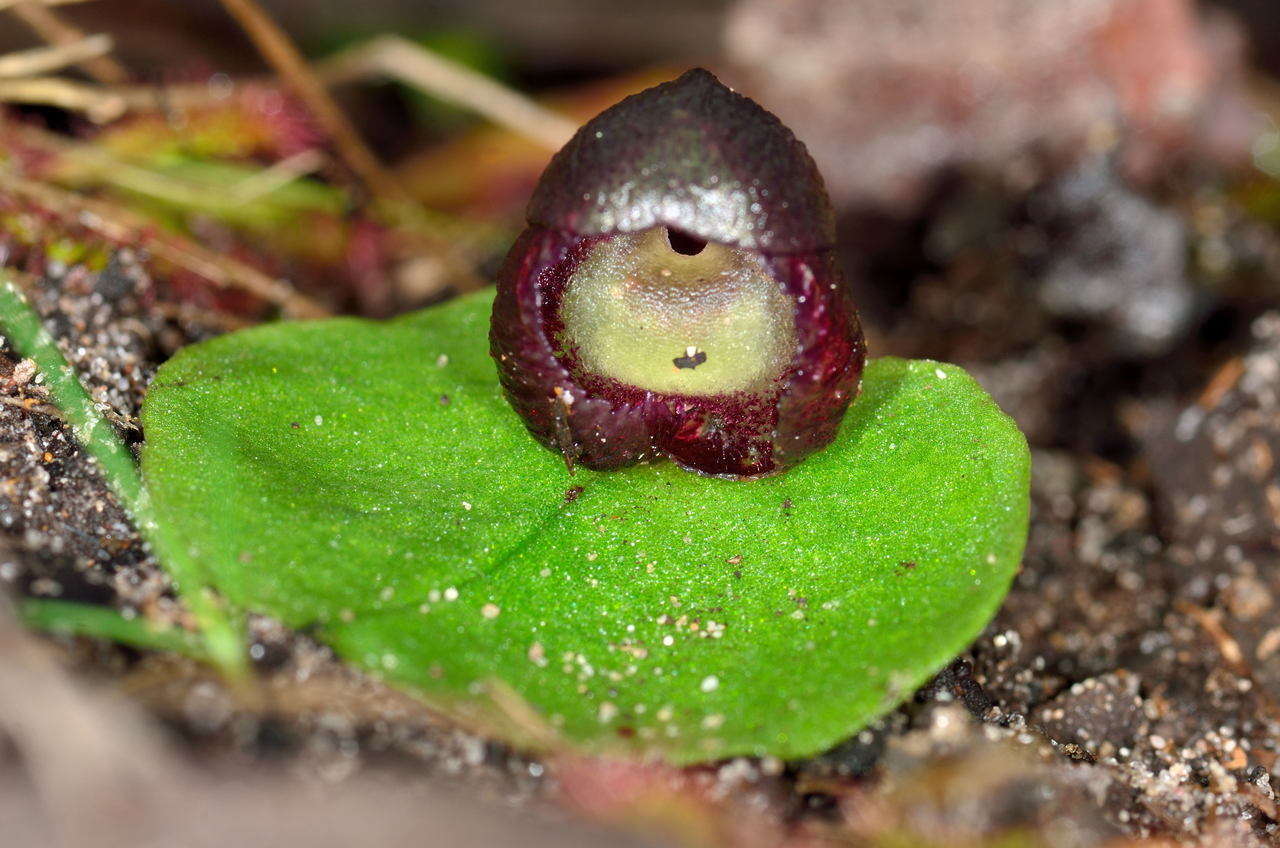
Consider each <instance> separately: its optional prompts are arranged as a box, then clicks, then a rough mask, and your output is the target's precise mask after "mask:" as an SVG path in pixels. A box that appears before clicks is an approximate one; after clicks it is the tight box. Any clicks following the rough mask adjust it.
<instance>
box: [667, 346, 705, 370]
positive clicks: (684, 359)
mask: <svg viewBox="0 0 1280 848" xmlns="http://www.w3.org/2000/svg"><path fill="white" fill-rule="evenodd" d="M706 361H707V353H706V351H703V350H698V349H697V348H696V347H687V348H685V349H684V355H683V356H677V357H676V358H675V359H673V360H671V362H672V363H673V364H674V365H675V366H676V367H677V368H689V369H693V368H697V367H698V366H699V365H701V364H702V363H704V362H706Z"/></svg>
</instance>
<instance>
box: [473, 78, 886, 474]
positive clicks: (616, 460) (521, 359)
mask: <svg viewBox="0 0 1280 848" xmlns="http://www.w3.org/2000/svg"><path fill="white" fill-rule="evenodd" d="M529 217H530V221H531V224H530V226H529V228H528V229H526V230H525V232H524V233H523V234H522V235H521V237H520V238H519V240H517V242H516V244H515V245H514V246H513V247H512V249H511V253H510V254H509V255H508V257H507V262H506V264H505V265H504V267H503V270H502V272H501V274H500V276H499V281H498V296H497V300H496V301H495V304H494V312H493V324H492V330H491V342H492V350H493V355H494V357H495V359H496V360H497V362H498V368H499V374H500V377H501V379H502V384H503V386H504V388H505V390H506V392H507V396H508V398H509V399H510V400H511V402H512V405H513V406H514V407H515V408H516V410H517V411H518V412H519V413H520V414H521V416H522V417H523V418H524V420H525V423H526V425H527V426H528V427H529V430H530V432H532V433H533V435H534V436H535V437H537V438H538V439H539V440H540V441H542V442H543V443H544V444H546V445H547V446H549V447H551V448H553V449H555V450H559V451H560V452H561V453H563V454H564V456H565V458H566V461H568V462H569V463H570V464H573V463H582V464H584V465H586V466H588V467H591V468H617V467H620V466H624V465H629V464H632V463H635V462H639V461H644V460H652V459H658V458H662V457H670V458H671V459H674V460H675V461H676V462H678V463H679V464H680V465H682V466H684V467H686V468H689V469H691V470H694V471H699V472H702V473H704V474H714V475H720V476H732V477H750V476H759V475H763V474H769V473H772V472H775V471H778V470H781V469H783V468H786V467H788V466H790V465H792V464H794V463H795V462H797V461H799V460H800V459H801V458H803V457H804V456H805V455H807V454H809V453H811V452H812V451H814V450H817V449H818V448H820V447H822V446H824V445H826V444H827V443H829V442H830V441H831V440H832V438H834V436H835V432H836V429H837V428H838V426H839V422H840V418H841V417H842V415H843V414H844V410H845V408H846V407H847V406H848V404H849V402H850V400H851V399H852V398H853V396H854V395H855V394H856V392H857V386H858V379H859V377H860V375H861V372H862V365H863V360H864V358H865V351H864V346H863V340H862V332H861V329H860V327H859V325H858V319H857V314H856V312H855V310H854V308H853V305H852V303H851V302H850V301H849V295H848V291H847V288H846V286H845V284H844V282H843V280H842V279H841V278H840V276H839V274H838V272H837V271H836V269H835V266H834V263H833V258H832V255H831V248H832V242H833V226H832V213H831V208H830V204H829V202H828V200H827V197H826V193H825V191H824V190H823V188H822V183H821V179H820V178H819V176H818V174H817V171H816V169H815V168H814V165H813V162H812V160H811V159H810V158H809V156H808V154H807V153H806V152H805V150H804V147H803V146H802V145H801V144H800V143H799V142H798V141H796V140H795V138H794V136H792V134H791V133H790V131H788V130H787V129H786V128H785V127H784V126H782V124H781V123H780V122H779V121H778V119H777V118H775V117H774V116H773V115H771V114H769V113H768V112H766V111H764V110H763V109H761V108H760V107H759V106H758V105H756V104H755V103H753V102H752V101H750V100H748V99H747V98H745V97H742V96H740V95H737V94H734V93H733V92H732V91H730V90H729V89H727V88H725V87H724V86H723V85H721V84H720V82H719V81H718V80H716V79H715V77H713V76H712V75H711V74H709V73H707V72H706V71H701V70H697V71H690V72H689V73H687V74H685V75H684V76H682V77H680V78H679V79H678V80H676V81H674V82H671V83H667V84H664V85H660V86H657V87H656V88H652V89H649V90H648V91H645V92H642V93H640V94H638V95H636V96H634V97H631V98H628V99H627V100H624V101H623V102H622V103H620V104H618V105H617V106H614V107H613V108H611V109H609V110H607V111H605V112H604V113H602V114H601V115H600V116H598V117H597V118H595V119H594V120H593V121H591V122H590V123H588V124H587V125H586V126H584V127H583V128H582V129H581V130H579V132H578V134H577V135H576V136H575V137H574V139H573V140H572V141H570V143H569V144H568V145H566V147H565V148H564V149H563V150H562V151H560V153H559V154H557V155H556V157H555V159H553V160H552V162H551V164H550V165H549V166H548V168H547V171H546V173H545V174H544V175H543V178H542V181H541V182H540V184H539V187H538V189H537V191H536V193H535V195H534V198H533V202H532V203H531V205H530V210H529Z"/></svg>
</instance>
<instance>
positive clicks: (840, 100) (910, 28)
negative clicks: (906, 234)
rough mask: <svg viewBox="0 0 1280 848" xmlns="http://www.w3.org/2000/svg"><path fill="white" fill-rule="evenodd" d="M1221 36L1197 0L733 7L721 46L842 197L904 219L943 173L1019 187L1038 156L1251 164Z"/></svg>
mask: <svg viewBox="0 0 1280 848" xmlns="http://www.w3.org/2000/svg"><path fill="white" fill-rule="evenodd" d="M1232 32H1233V31H1232V30H1231V29H1230V28H1229V27H1224V26H1219V25H1215V26H1212V27H1208V26H1204V25H1202V23H1201V22H1200V21H1199V19H1198V17H1197V13H1196V11H1195V8H1194V4H1193V3H1192V0H1056V2H1053V3H1027V2H1025V0H968V2H964V3H937V2H932V0H866V2H859V3H849V2H844V1H843V0H799V2H789V3H776V2H773V0H742V2H740V3H739V4H738V5H737V6H736V8H735V9H734V11H733V12H732V13H731V16H730V20H729V24H728V29H727V34H726V42H727V45H726V46H727V52H728V54H729V58H730V59H731V60H732V61H733V62H735V63H736V64H737V67H738V69H739V77H740V79H741V81H742V83H743V87H744V89H746V90H747V92H748V93H749V94H751V95H752V96H754V97H757V98H758V99H760V101H761V102H764V103H768V104H769V105H770V108H772V109H774V110H775V111H776V112H777V113H778V114H779V115H780V116H781V117H782V119H783V120H784V121H785V122H786V123H787V124H788V125H790V126H791V127H792V128H793V129H795V131H796V134H797V135H798V136H799V137H800V138H801V139H802V140H803V141H805V142H806V144H808V145H809V148H810V150H811V151H812V153H813V155H814V158H815V159H817V160H818V164H819V166H820V167H821V169H822V171H823V173H824V174H825V175H826V179H827V182H828V185H829V188H830V190H831V193H832V196H833V198H834V199H835V200H836V202H837V203H838V204H843V205H846V206H869V207H878V208H884V209H887V210H890V211H895V212H898V213H908V212H910V211H911V210H913V209H914V208H915V207H916V206H917V205H918V204H919V203H920V201H921V200H922V199H923V198H924V197H925V196H926V195H927V193H928V191H929V189H930V188H931V186H932V184H933V181H934V179H935V177H937V176H938V175H939V174H940V173H942V172H944V171H947V170H955V169H957V168H959V169H965V168H970V167H975V166H976V167H978V168H979V169H982V170H988V171H994V172H998V173H1002V174H1008V175H1009V177H1010V179H1012V180H1014V181H1020V180H1023V179H1025V178H1026V177H1027V175H1028V174H1029V173H1030V171H1032V170H1034V164H1035V162H1036V161H1037V160H1038V159H1040V158H1041V156H1042V154H1045V155H1047V157H1048V158H1049V159H1065V160H1067V161H1073V160H1075V159H1076V158H1078V157H1079V156H1080V155H1082V154H1084V153H1086V152H1088V151H1097V150H1103V149H1113V148H1118V149H1119V152H1120V154H1121V158H1122V160H1123V162H1124V166H1125V171H1126V173H1128V174H1131V175H1133V176H1137V177H1149V176H1153V175H1156V174H1158V173H1159V172H1160V171H1161V170H1162V169H1163V168H1164V166H1165V165H1167V164H1168V162H1169V160H1170V159H1171V157H1176V156H1177V155H1178V154H1179V153H1180V152H1184V151H1186V150H1187V149H1189V148H1192V147H1195V148H1197V149H1199V150H1200V151H1201V152H1208V153H1209V154H1210V155H1213V156H1217V157H1220V158H1223V159H1225V160H1228V161H1233V162H1234V161H1240V162H1243V161H1246V159H1247V155H1248V145H1249V143H1250V140H1251V130H1250V129H1249V128H1250V127H1251V126H1252V124H1251V121H1250V120H1249V119H1248V118H1247V117H1245V116H1246V115H1247V110H1245V109H1244V108H1243V107H1242V106H1241V105H1240V103H1241V102H1242V97H1241V95H1240V94H1239V93H1238V92H1239V85H1238V81H1237V80H1238V77H1239V67H1240V64H1241V63H1240V59H1239V53H1240V45H1239V39H1238V38H1237V37H1235V36H1233V35H1232Z"/></svg>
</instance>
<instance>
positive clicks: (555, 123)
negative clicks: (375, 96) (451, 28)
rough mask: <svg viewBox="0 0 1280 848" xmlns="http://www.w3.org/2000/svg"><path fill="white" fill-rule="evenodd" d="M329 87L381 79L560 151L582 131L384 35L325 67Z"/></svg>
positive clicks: (520, 97)
mask: <svg viewBox="0 0 1280 848" xmlns="http://www.w3.org/2000/svg"><path fill="white" fill-rule="evenodd" d="M320 73H321V75H322V76H323V78H324V79H325V81H326V82H328V83H329V84H331V85H332V84H336V83H341V82H347V81H349V80H352V79H360V78H364V77H367V76H370V75H374V74H376V75H381V76H386V77H390V78H391V79H395V80H398V81H399V82H402V83H405V84H406V85H410V86H413V87H414V88H417V89H419V90H421V91H423V92H425V93H427V94H432V95H434V96H436V97H439V98H440V99H441V100H447V101H449V102H450V103H453V104H455V105H457V106H461V107H463V108H465V109H471V110H473V111H475V112H476V113H478V114H480V115H483V116H484V117H486V118H488V119H489V120H491V121H493V122H494V123H495V124H498V125H499V126H503V127H506V128H507V129H509V130H511V131H512V132H514V133H518V134H519V135H523V136H524V137H526V138H528V139H530V140H532V141H534V142H536V143H538V144H540V145H542V146H544V147H546V148H548V149H550V150H559V149H560V148H561V147H563V146H564V145H565V143H566V142H567V141H568V140H569V139H570V137H572V136H573V133H574V131H575V130H577V125H576V124H575V123H574V122H573V121H571V120H569V119H568V118H565V117H563V116H561V115H558V114H556V113H555V112H552V111H551V110H550V109H546V108H544V107H543V106H541V105H539V104H538V103H537V102H535V101H534V100H532V99H530V98H528V97H525V96H524V95H522V94H520V93H518V92H515V91H512V90H511V89H510V88H508V87H506V86H504V85H502V84H501V83H498V82H496V81H494V80H492V79H490V78H489V77H486V76H484V75H483V74H478V73H476V72H475V71H473V70H471V69H470V68H467V67H465V66H463V65H459V64H458V63H456V62H451V61H449V60H448V59H445V58H443V57H441V56H437V55H436V54H434V53H432V52H431V51H429V50H427V49H426V48H425V47H422V46H420V45H417V44H414V43H413V42H411V41H407V40H406V39H404V38H401V37H400V36H397V35H384V36H381V37H379V38H375V39H373V40H371V41H368V42H366V43H364V44H361V45H358V46H356V47H353V48H351V49H350V50H347V51H345V52H343V53H341V54H339V55H338V56H335V57H334V58H332V59H330V60H328V61H326V62H324V63H323V64H322V65H321V66H320Z"/></svg>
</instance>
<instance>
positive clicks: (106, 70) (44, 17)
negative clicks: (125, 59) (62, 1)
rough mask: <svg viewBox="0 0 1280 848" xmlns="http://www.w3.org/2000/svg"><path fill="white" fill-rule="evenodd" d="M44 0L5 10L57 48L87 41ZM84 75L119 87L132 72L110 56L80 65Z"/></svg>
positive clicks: (27, 1) (29, 0)
mask: <svg viewBox="0 0 1280 848" xmlns="http://www.w3.org/2000/svg"><path fill="white" fill-rule="evenodd" d="M49 6H50V4H49V3H47V2H43V0H18V2H13V3H10V4H9V5H8V6H5V7H3V8H4V10H5V11H9V12H12V13H13V14H14V15H15V16H16V17H17V18H18V19H19V20H21V21H22V22H23V23H24V24H26V25H27V26H28V27H30V28H31V29H32V30H33V31H34V32H35V33H36V34H37V35H39V36H40V37H41V38H43V39H44V40H45V41H47V42H49V43H50V44H53V45H55V46H58V47H65V46H67V45H69V44H74V43H75V42H78V41H84V39H85V37H86V36H85V33H83V32H81V31H80V29H79V28H77V27H75V26H73V25H72V24H69V23H67V22H66V21H65V20H63V19H62V16H60V15H59V14H58V13H57V12H55V11H53V9H51V8H49ZM77 64H78V65H79V66H80V67H81V68H83V69H84V71H85V73H87V74H89V76H91V77H93V78H94V79H95V80H97V81H98V82H101V83H106V84H109V85H118V84H120V83H123V82H126V81H127V80H128V79H129V72H128V71H126V70H125V68H124V65H121V64H120V63H119V62H117V61H116V60H115V59H113V58H111V57H110V56H95V57H93V58H90V59H86V60H84V61H82V62H78V63H77Z"/></svg>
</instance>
